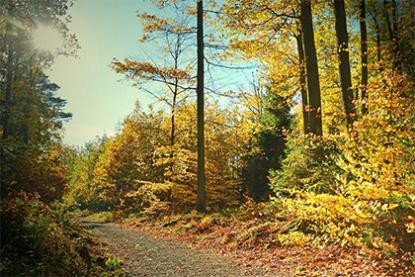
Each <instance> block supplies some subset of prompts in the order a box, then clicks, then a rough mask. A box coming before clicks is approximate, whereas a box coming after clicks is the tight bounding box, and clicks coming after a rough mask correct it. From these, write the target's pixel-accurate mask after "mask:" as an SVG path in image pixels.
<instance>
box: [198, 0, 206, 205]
mask: <svg viewBox="0 0 415 277" xmlns="http://www.w3.org/2000/svg"><path fill="white" fill-rule="evenodd" d="M203 52H204V43H203V0H197V88H196V90H197V202H196V209H197V210H198V211H199V212H204V211H205V210H206V188H205V134H204V92H203V89H204V53H203Z"/></svg>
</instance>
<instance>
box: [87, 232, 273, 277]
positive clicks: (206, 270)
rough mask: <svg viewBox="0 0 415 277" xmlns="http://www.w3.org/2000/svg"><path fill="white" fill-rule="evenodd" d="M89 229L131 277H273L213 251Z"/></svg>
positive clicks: (142, 234) (145, 235)
mask: <svg viewBox="0 0 415 277" xmlns="http://www.w3.org/2000/svg"><path fill="white" fill-rule="evenodd" d="M87 227H88V229H90V231H91V232H92V233H93V234H95V235H97V236H98V237H99V238H100V239H101V240H103V241H104V242H106V243H108V244H109V245H111V246H112V247H111V248H112V249H113V251H114V253H113V254H114V255H115V256H117V257H119V258H121V259H122V261H123V268H124V269H125V271H126V272H128V274H129V276H139V277H145V276H151V277H176V276H180V277H185V276H186V277H187V276H189V277H190V276H191V277H199V276H200V277H209V276H215V277H220V276H223V277H239V276H252V277H255V276H258V277H259V276H261V277H265V276H271V275H267V274H266V273H264V272H261V271H260V270H258V269H247V268H244V267H241V266H240V265H238V264H237V263H235V262H233V261H232V260H230V259H227V258H225V257H223V256H220V255H218V254H216V253H213V252H212V251H208V250H200V249H192V248H190V247H189V246H187V245H184V244H181V243H179V242H176V241H173V240H169V239H164V238H153V237H150V236H149V235H147V234H144V233H140V232H137V231H132V230H128V229H124V228H121V227H119V226H118V225H115V224H88V226H87Z"/></svg>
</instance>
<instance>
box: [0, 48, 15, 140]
mask: <svg viewBox="0 0 415 277" xmlns="http://www.w3.org/2000/svg"><path fill="white" fill-rule="evenodd" d="M8 48H9V49H8V53H7V65H6V70H7V72H6V97H5V99H4V109H3V114H2V127H3V134H2V139H7V138H8V137H9V135H10V114H11V105H12V93H13V53H12V52H13V51H12V49H11V46H10V44H9V46H8Z"/></svg>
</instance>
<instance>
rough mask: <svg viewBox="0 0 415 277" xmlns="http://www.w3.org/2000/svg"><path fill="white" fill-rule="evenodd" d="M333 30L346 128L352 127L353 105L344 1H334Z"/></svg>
mask: <svg viewBox="0 0 415 277" xmlns="http://www.w3.org/2000/svg"><path fill="white" fill-rule="evenodd" d="M334 15H335V29H336V38H337V47H338V57H339V75H340V84H341V90H342V98H343V105H344V109H345V112H346V122H347V128H352V127H353V122H354V116H355V107H354V104H353V90H352V77H351V72H350V61H349V39H348V34H347V23H346V11H345V8H344V0H336V1H334Z"/></svg>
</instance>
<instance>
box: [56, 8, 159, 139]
mask: <svg viewBox="0 0 415 277" xmlns="http://www.w3.org/2000/svg"><path fill="white" fill-rule="evenodd" d="M148 6H149V4H148V1H142V0H122V1H114V0H77V1H75V3H74V5H73V6H72V7H71V8H70V10H69V14H70V15H71V17H72V22H71V24H70V25H69V28H70V31H71V32H72V33H75V34H76V36H77V39H78V41H79V44H80V46H81V49H80V50H79V51H78V53H77V54H78V56H79V57H78V58H75V57H64V56H59V57H57V58H56V60H55V63H54V64H53V66H52V67H51V69H50V72H49V76H50V79H51V80H52V81H53V82H55V83H57V84H58V85H59V86H60V87H61V89H60V91H59V96H60V97H61V98H63V99H66V100H67V108H66V110H67V111H69V112H72V114H73V118H72V119H71V120H70V121H69V122H67V123H65V125H64V128H65V131H64V137H63V142H64V143H66V144H73V145H83V144H84V143H85V142H87V141H90V140H91V139H93V138H95V137H96V136H100V135H103V134H107V135H112V134H114V133H115V132H116V131H117V128H119V126H120V123H121V122H122V120H123V119H124V118H125V117H126V116H127V115H128V114H129V113H131V112H132V111H133V109H134V105H135V102H136V101H137V100H138V99H139V101H140V103H141V104H142V105H146V104H147V103H150V102H151V101H152V100H151V99H150V98H149V97H148V96H146V95H145V94H140V93H139V91H138V90H137V89H136V88H133V87H132V86H131V84H129V83H127V82H120V81H119V80H120V79H121V78H122V76H120V75H118V74H117V73H115V72H113V71H112V70H111V68H110V63H111V61H112V60H113V58H119V59H124V58H125V57H135V56H140V52H141V51H145V49H144V48H143V47H145V46H143V45H140V44H139V42H138V40H139V37H140V35H141V33H142V31H141V26H140V23H139V20H138V19H137V17H136V14H137V10H143V9H148V8H149V7H148Z"/></svg>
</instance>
